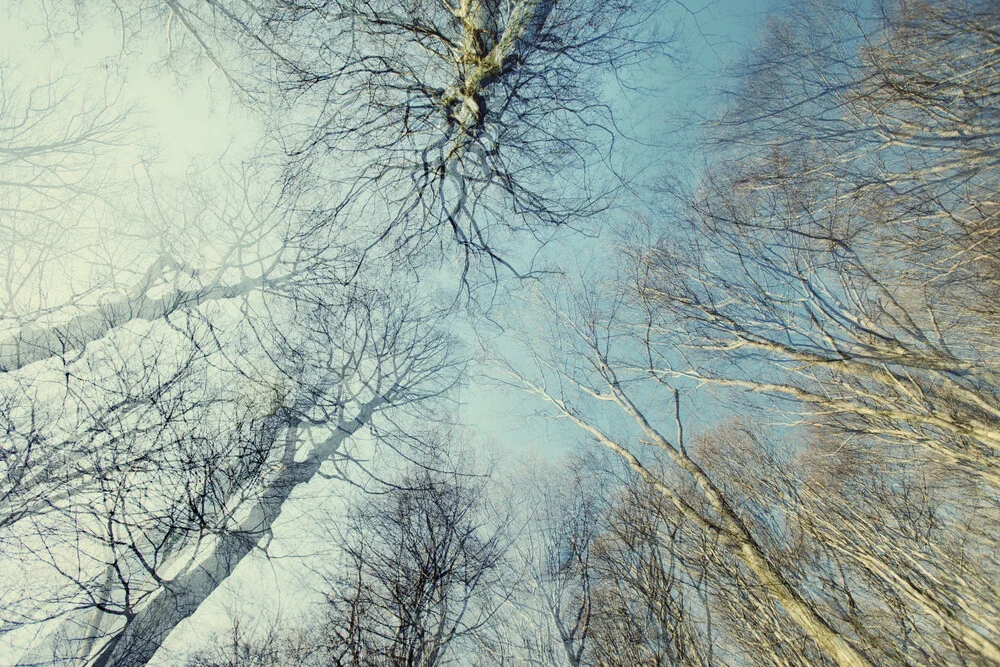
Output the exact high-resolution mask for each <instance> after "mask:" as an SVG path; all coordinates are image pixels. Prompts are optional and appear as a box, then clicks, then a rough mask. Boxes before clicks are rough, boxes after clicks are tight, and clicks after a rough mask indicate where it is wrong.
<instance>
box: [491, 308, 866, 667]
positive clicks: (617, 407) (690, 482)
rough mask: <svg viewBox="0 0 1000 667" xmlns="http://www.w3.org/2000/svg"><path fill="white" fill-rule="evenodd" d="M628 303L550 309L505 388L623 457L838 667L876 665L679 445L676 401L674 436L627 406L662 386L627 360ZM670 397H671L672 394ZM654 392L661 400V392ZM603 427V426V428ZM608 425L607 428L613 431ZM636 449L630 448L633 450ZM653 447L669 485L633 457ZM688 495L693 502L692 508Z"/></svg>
mask: <svg viewBox="0 0 1000 667" xmlns="http://www.w3.org/2000/svg"><path fill="white" fill-rule="evenodd" d="M624 304H625V300H624V298H623V297H621V296H619V297H614V296H613V297H612V298H611V299H609V300H608V301H607V302H605V301H603V300H602V299H600V298H598V296H597V294H596V293H595V292H592V293H591V295H590V296H589V297H578V298H571V299H570V300H568V302H558V301H552V302H550V305H551V307H550V310H549V312H550V313H551V314H552V317H553V319H554V321H555V324H554V327H555V329H554V331H551V332H549V336H548V340H550V341H551V342H550V343H548V345H549V346H551V347H549V348H548V350H546V343H545V342H543V340H541V339H538V338H533V339H531V340H530V341H528V342H527V343H526V346H525V349H524V355H525V357H526V358H527V359H528V360H529V361H528V362H527V363H531V364H532V368H531V369H530V370H528V369H525V368H519V367H517V366H515V365H513V364H511V363H509V362H508V363H506V364H505V366H506V368H507V372H508V375H509V378H510V381H511V382H512V383H513V384H514V385H515V386H518V387H520V388H522V389H523V390H525V391H527V392H529V393H531V394H533V395H535V396H537V397H538V398H539V399H541V400H542V401H544V402H545V403H547V404H548V405H549V406H551V408H552V410H553V411H554V413H555V415H557V416H558V417H560V418H562V419H566V420H567V421H569V422H570V423H572V424H575V425H576V426H577V427H578V428H580V429H581V430H583V431H584V432H585V433H587V434H589V435H590V436H592V437H593V438H594V439H595V440H596V441H597V442H598V443H600V444H601V445H602V446H604V447H606V448H607V449H609V450H610V451H612V452H614V453H615V454H617V455H618V456H619V457H621V458H622V459H623V460H624V461H625V463H627V464H628V466H629V467H630V468H631V469H632V470H634V471H635V473H636V474H637V475H639V476H640V478H641V479H642V480H643V481H644V482H645V483H647V484H649V485H650V486H651V487H652V488H653V489H655V490H656V492H657V493H659V494H661V495H662V496H663V498H664V499H665V501H667V502H669V503H671V504H672V505H673V507H674V508H675V509H676V510H677V512H678V513H679V514H680V515H681V516H683V517H684V519H685V521H688V522H690V523H691V524H693V525H694V526H697V527H698V528H699V530H700V531H703V534H704V535H706V536H708V537H709V538H710V539H711V541H712V542H713V543H715V544H717V545H718V546H719V548H721V549H723V550H724V551H726V552H727V553H728V554H729V555H730V557H732V558H734V559H736V560H738V561H739V562H740V563H741V565H742V566H743V567H745V568H746V570H747V571H748V573H749V576H751V577H753V580H754V582H755V585H757V586H759V587H760V588H761V590H762V591H764V592H766V596H767V600H768V601H769V602H771V603H774V604H776V605H778V606H780V607H781V609H782V610H783V612H784V613H785V614H786V615H787V619H788V622H790V623H791V624H793V625H794V626H795V627H797V629H798V631H799V632H801V633H803V634H804V635H805V636H806V637H808V638H809V639H810V640H811V641H812V642H815V645H816V646H817V647H818V648H819V649H820V650H821V651H822V652H823V653H825V654H826V655H827V656H829V657H830V659H832V660H833V661H834V662H835V663H837V664H841V665H869V664H872V663H871V660H870V658H868V657H867V656H866V655H865V653H864V649H863V647H859V646H857V645H856V644H855V643H854V642H852V641H851V638H850V637H849V636H847V635H845V634H844V632H843V631H842V630H841V629H840V628H838V627H837V626H836V625H835V624H834V623H832V622H831V619H829V618H828V617H826V616H825V615H824V613H823V609H822V606H821V605H818V604H816V603H815V601H813V600H812V599H810V597H809V596H808V595H807V594H806V593H805V591H804V590H803V589H801V588H799V587H797V586H795V585H794V583H793V582H792V581H790V580H789V579H788V578H787V577H786V576H785V574H784V573H783V572H782V570H781V568H780V566H779V564H778V563H777V562H776V561H775V560H774V559H773V558H772V555H771V554H770V553H769V551H768V549H767V545H766V544H765V543H763V542H762V541H761V540H760V538H759V536H756V535H755V534H754V532H753V531H752V525H751V524H750V523H748V522H747V521H746V520H745V518H744V517H743V516H742V515H741V513H740V511H739V507H738V506H737V505H736V504H735V503H734V499H733V498H732V497H730V496H729V494H727V493H726V490H725V488H724V487H722V486H720V484H718V483H717V482H716V481H715V480H714V479H713V477H712V476H711V475H710V473H709V472H708V471H706V469H705V468H704V467H703V466H702V465H701V464H700V463H699V462H698V461H697V460H696V459H695V458H692V456H691V454H690V452H689V450H688V449H687V447H686V443H685V440H684V434H683V428H682V421H681V419H680V398H679V395H678V394H676V393H674V394H672V395H670V396H669V400H672V402H674V406H675V408H676V411H674V415H673V417H674V421H675V426H676V429H677V431H676V435H675V437H673V438H670V437H667V436H666V435H664V433H663V431H662V430H661V427H657V426H656V425H655V423H654V421H653V419H654V417H653V416H652V415H654V414H656V413H654V412H651V411H649V410H647V409H644V408H643V407H641V406H640V404H639V403H638V402H637V399H635V398H633V393H634V391H635V390H634V389H633V385H635V384H636V383H637V382H648V383H650V384H651V387H650V389H651V390H654V391H655V390H656V388H657V386H658V385H659V383H658V382H657V381H656V378H655V377H652V378H651V377H650V376H649V375H648V374H647V373H646V372H644V371H642V370H641V366H640V367H639V369H640V370H639V371H638V375H635V373H636V371H633V370H632V369H634V368H636V366H635V359H630V354H635V353H636V351H638V352H639V355H640V356H639V357H638V359H639V360H641V359H642V349H643V348H642V341H643V332H642V329H639V333H638V335H637V336H636V337H634V338H632V337H630V336H629V333H628V332H629V326H628V325H627V324H626V323H625V322H624V321H623V320H621V319H619V317H618V316H619V309H621V310H622V312H621V313H620V314H621V315H622V316H624V314H625V312H626V311H625V310H624ZM668 390H669V387H668ZM660 391H663V390H662V389H661V390H660ZM602 405H606V406H608V407H610V408H613V409H614V412H613V413H612V414H616V415H618V416H619V418H621V419H625V421H626V423H627V424H631V425H632V427H633V428H634V429H635V430H636V433H635V434H634V435H629V434H628V431H624V432H623V433H622V435H615V434H614V432H613V431H612V430H611V428H610V425H604V424H602V423H601V422H602V420H601V415H602V414H604V413H605V412H606V410H601V409H599V406H602ZM605 419H607V418H605ZM610 423H613V422H609V424H610ZM630 441H631V442H634V443H635V444H630ZM637 446H640V447H643V446H644V447H652V448H653V449H654V451H655V452H656V453H657V454H658V455H661V456H663V457H664V459H665V460H666V461H668V462H669V469H670V471H671V476H669V477H665V476H663V475H659V474H657V473H656V472H655V471H653V470H651V469H650V468H649V467H648V465H646V464H644V463H643V458H645V456H644V455H643V452H641V451H638V450H637V449H636V447H637ZM641 457H642V458H641ZM687 486H690V490H692V491H693V492H694V493H695V498H696V499H697V502H692V501H691V500H690V499H689V493H687V492H686V491H688V489H687V488H686V487H687Z"/></svg>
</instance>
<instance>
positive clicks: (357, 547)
mask: <svg viewBox="0 0 1000 667" xmlns="http://www.w3.org/2000/svg"><path fill="white" fill-rule="evenodd" d="M486 503H487V497H486V489H485V485H484V481H483V480H477V479H475V478H471V477H463V476H462V475H460V474H455V473H442V472H436V471H433V470H429V469H426V468H422V467H420V468H414V469H411V470H408V471H407V472H405V473H404V474H403V476H402V477H400V478H399V479H398V480H394V481H393V488H390V489H389V490H387V491H386V492H385V493H384V494H382V495H374V496H372V497H371V498H369V499H368V500H366V501H365V502H364V503H362V504H361V506H359V507H356V508H355V509H353V510H352V511H351V513H350V517H349V520H348V523H347V525H346V526H345V528H344V529H343V531H342V538H341V539H342V543H341V545H340V546H341V548H342V549H343V563H342V569H340V570H339V571H338V572H337V574H336V576H335V577H334V578H333V579H332V580H331V581H330V584H331V585H332V590H331V591H330V592H329V593H328V597H329V601H330V611H329V621H328V624H327V625H326V628H325V629H326V632H328V633H329V638H328V640H327V641H328V645H329V647H330V649H329V650H330V652H331V659H332V660H333V662H334V664H338V665H415V666H416V665H441V664H447V663H449V662H453V661H454V660H455V659H456V657H455V656H456V654H457V655H462V654H463V652H464V653H465V654H468V653H469V651H471V650H474V646H475V644H474V643H470V642H473V640H474V639H475V637H476V635H477V634H479V633H481V632H483V630H484V627H485V626H486V625H487V624H489V623H490V622H491V621H492V620H493V617H494V615H495V614H496V611H497V608H498V606H499V605H500V604H502V602H503V595H502V591H501V590H500V589H499V588H498V587H499V584H500V580H501V578H502V576H503V569H504V568H503V563H502V559H503V557H504V554H505V551H506V547H507V538H506V536H505V535H504V531H503V528H502V527H500V526H498V525H497V524H496V523H495V521H496V517H491V516H489V512H488V508H487V506H486Z"/></svg>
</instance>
